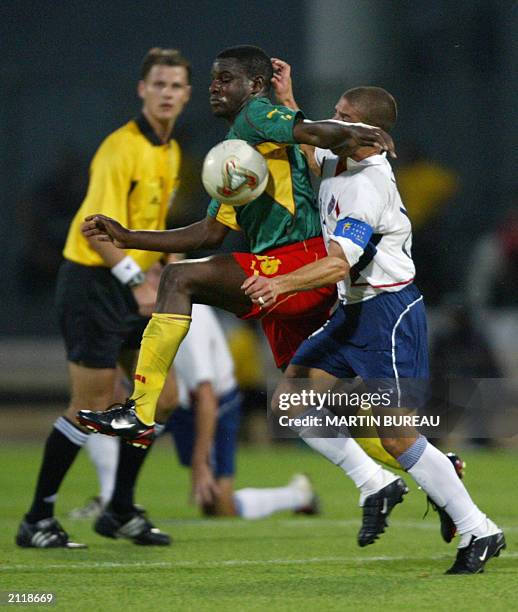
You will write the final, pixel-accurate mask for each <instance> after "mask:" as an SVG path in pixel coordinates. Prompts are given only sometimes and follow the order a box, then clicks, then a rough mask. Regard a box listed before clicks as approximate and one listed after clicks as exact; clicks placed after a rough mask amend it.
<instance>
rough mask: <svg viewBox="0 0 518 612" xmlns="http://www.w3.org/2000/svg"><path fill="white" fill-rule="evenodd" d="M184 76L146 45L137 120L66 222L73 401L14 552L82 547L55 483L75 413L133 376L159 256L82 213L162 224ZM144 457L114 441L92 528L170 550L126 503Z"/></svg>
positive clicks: (65, 297)
mask: <svg viewBox="0 0 518 612" xmlns="http://www.w3.org/2000/svg"><path fill="white" fill-rule="evenodd" d="M190 77H191V68H190V63H189V62H188V61H187V60H186V59H185V58H184V57H183V56H182V55H181V54H180V53H179V52H178V51H176V50H174V49H160V48H153V49H151V50H150V51H149V52H148V53H147V54H146V56H145V57H144V60H143V62H142V66H141V79H140V81H139V83H138V95H139V97H140V98H141V99H142V110H141V113H140V115H139V116H138V117H137V118H136V119H134V120H132V121H130V122H129V123H127V124H126V125H124V126H122V127H121V128H119V129H118V130H116V131H115V132H113V133H112V134H110V135H109V136H108V137H107V138H106V139H105V140H104V142H103V143H102V144H101V146H100V147H99V149H98V150H97V152H96V154H95V156H94V158H93V161H92V164H91V168H90V182H89V188H88V192H87V195H86V198H85V200H84V201H83V203H82V205H81V207H80V209H79V210H78V212H77V214H76V216H75V218H74V220H73V221H72V224H71V226H70V230H69V232H68V238H67V242H66V245H65V249H64V252H63V255H64V257H65V261H64V262H63V264H62V266H61V269H60V271H59V275H58V281H57V298H56V300H57V310H58V316H59V322H60V328H61V332H62V335H63V338H64V341H65V346H66V352H67V360H68V365H69V371H70V379H71V399H70V404H69V406H68V409H67V410H66V412H65V414H64V415H63V416H60V417H59V418H58V419H57V420H56V422H55V423H54V426H53V428H52V431H51V432H50V435H49V437H48V438H47V442H46V445H45V451H44V455H43V461H42V464H41V469H40V473H39V476H38V481H37V484H36V491H35V495H34V500H33V502H32V505H31V507H30V509H29V512H28V513H27V514H26V515H25V517H24V519H23V520H22V522H21V525H20V528H19V531H18V534H17V536H16V543H17V544H18V545H19V546H22V547H35V548H50V547H52V548H54V547H64V548H78V547H84V545H82V544H77V543H74V542H71V541H70V540H69V538H68V535H67V533H66V532H65V531H64V530H63V528H62V527H61V525H60V524H59V523H58V521H57V520H56V519H55V518H54V503H55V501H56V497H57V492H58V490H59V487H60V485H61V482H62V481H63V478H64V477H65V475H66V473H67V472H68V470H69V468H70V467H71V465H72V463H73V462H74V459H75V458H76V455H77V453H78V452H79V449H80V448H81V447H82V446H83V445H84V444H85V442H86V440H87V438H88V434H87V433H86V432H85V430H83V429H80V428H79V427H78V425H77V424H76V418H75V416H76V413H77V411H78V410H80V409H83V408H89V409H90V410H101V409H103V408H104V407H105V406H106V405H107V404H109V403H110V402H113V401H115V397H114V394H115V388H116V383H117V364H119V365H120V366H122V367H123V368H124V369H125V371H126V372H127V374H128V375H131V372H132V368H133V364H134V359H135V357H136V355H137V352H138V348H139V345H140V337H141V333H142V331H143V329H144V326H145V323H146V322H147V317H148V316H149V315H150V314H151V312H152V307H153V305H154V302H155V299H156V291H155V289H154V288H153V287H152V285H151V284H149V283H148V282H147V281H146V276H145V273H146V271H147V270H148V269H149V268H150V267H151V266H152V265H153V264H154V263H156V262H157V261H158V260H159V259H160V258H161V257H162V254H161V253H156V252H149V251H130V250H128V251H123V250H120V249H118V248H116V247H115V246H114V245H113V244H111V243H108V242H99V241H96V240H91V241H88V240H86V239H85V238H84V237H83V236H82V234H81V231H80V227H81V223H82V220H83V219H84V218H85V216H86V215H89V214H92V213H96V212H102V213H104V214H106V215H109V216H111V217H114V218H115V219H117V220H118V221H120V222H121V223H123V224H124V225H127V226H128V227H130V228H138V229H143V228H144V229H149V230H159V229H164V228H165V222H166V215H167V211H168V207H169V205H170V203H171V200H172V198H173V196H174V193H175V190H176V189H177V187H178V184H179V172H180V157H181V154H180V147H179V146H178V143H177V142H176V141H175V140H174V139H173V137H172V133H173V128H174V125H175V122H176V120H177V118H178V116H179V115H180V113H181V112H182V111H183V109H184V107H185V105H186V104H187V102H188V101H189V98H190V95H191V85H190ZM99 437H100V436H99ZM145 455H146V450H145V449H142V448H135V447H133V446H130V445H129V444H126V443H124V444H121V448H120V458H119V469H118V473H117V481H116V485H115V491H114V494H113V497H112V502H111V504H110V506H109V507H108V509H107V512H105V513H104V515H103V517H101V518H102V521H101V524H100V525H99V527H98V526H97V525H96V530H97V531H98V532H100V533H101V534H102V535H107V536H109V537H127V538H130V539H131V540H133V541H134V542H136V543H138V544H151V545H153V544H155V545H164V544H165V545H167V544H169V543H170V539H169V536H168V535H167V534H164V533H162V532H161V531H159V530H158V529H156V528H155V527H154V526H153V525H152V524H151V523H150V522H149V520H148V519H147V518H146V517H145V516H144V514H143V512H142V510H139V509H138V508H136V507H135V506H134V505H133V489H134V484H135V481H136V478H137V474H138V471H139V469H140V467H141V465H142V463H143V461H144V457H145Z"/></svg>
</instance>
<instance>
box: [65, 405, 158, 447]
mask: <svg viewBox="0 0 518 612" xmlns="http://www.w3.org/2000/svg"><path fill="white" fill-rule="evenodd" d="M76 418H77V421H78V423H80V424H81V425H83V427H86V428H87V429H89V430H90V431H92V432H93V433H102V434H105V435H107V436H120V437H121V438H123V439H124V440H126V442H128V443H129V444H131V445H132V446H137V447H139V448H147V447H148V446H150V445H151V444H152V443H153V440H154V439H155V428H154V426H153V425H146V424H145V423H142V421H141V420H140V419H139V418H138V417H137V414H136V412H135V402H134V401H133V400H132V399H127V400H126V401H125V402H124V404H113V405H112V406H110V408H108V409H107V410H105V411H104V412H93V411H92V410H80V411H79V412H78V413H77V417H76Z"/></svg>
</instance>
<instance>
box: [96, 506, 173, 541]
mask: <svg viewBox="0 0 518 612" xmlns="http://www.w3.org/2000/svg"><path fill="white" fill-rule="evenodd" d="M94 530H95V531H96V532H97V533H98V534H99V535H102V536H104V537H106V538H127V539H128V540H131V541H132V542H134V543H135V544H141V545H142V546H169V545H170V544H171V537H170V536H169V535H168V534H167V533H164V532H163V531H160V529H158V528H157V527H155V526H154V525H153V523H152V522H151V521H149V520H148V519H147V517H146V513H145V511H144V510H143V509H142V508H135V509H134V511H133V512H130V513H129V514H117V513H116V512H114V511H113V510H112V509H110V508H108V509H107V510H105V511H104V512H103V513H102V514H101V516H100V517H99V518H98V519H97V520H96V521H95V523H94Z"/></svg>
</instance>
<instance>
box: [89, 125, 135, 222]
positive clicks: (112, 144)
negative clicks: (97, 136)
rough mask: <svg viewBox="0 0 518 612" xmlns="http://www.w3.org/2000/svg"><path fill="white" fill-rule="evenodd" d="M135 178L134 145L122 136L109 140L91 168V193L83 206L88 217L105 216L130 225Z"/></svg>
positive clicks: (102, 146) (103, 144) (104, 143)
mask: <svg viewBox="0 0 518 612" xmlns="http://www.w3.org/2000/svg"><path fill="white" fill-rule="evenodd" d="M131 175H132V155H131V145H130V144H129V143H127V142H126V141H124V142H122V139H121V138H120V137H118V138H116V137H114V136H110V137H108V138H107V139H106V140H105V141H104V142H103V143H102V144H101V146H100V147H99V149H98V150H97V153H96V154H95V156H94V158H93V160H92V164H91V166H90V179H89V183H88V192H87V194H86V198H85V200H84V202H83V204H82V210H83V212H84V215H85V216H86V215H90V214H94V213H102V214H104V215H107V216H109V217H113V218H114V219H116V220H117V221H119V222H120V223H122V224H123V225H127V223H128V206H127V198H128V192H129V190H130V188H131Z"/></svg>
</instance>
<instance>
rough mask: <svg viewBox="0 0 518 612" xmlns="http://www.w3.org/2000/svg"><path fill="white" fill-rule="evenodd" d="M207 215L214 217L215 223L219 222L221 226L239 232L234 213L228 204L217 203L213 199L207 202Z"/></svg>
mask: <svg viewBox="0 0 518 612" xmlns="http://www.w3.org/2000/svg"><path fill="white" fill-rule="evenodd" d="M207 214H208V215H210V216H211V217H214V218H215V219H216V221H219V222H220V223H222V224H223V225H226V226H227V227H230V229H233V230H236V231H239V230H240V229H241V228H240V226H239V224H238V222H237V219H236V211H235V210H234V207H233V206H231V205H230V204H224V203H222V202H218V201H217V200H215V199H214V198H213V199H212V200H211V201H210V202H209V207H208V208H207Z"/></svg>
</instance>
